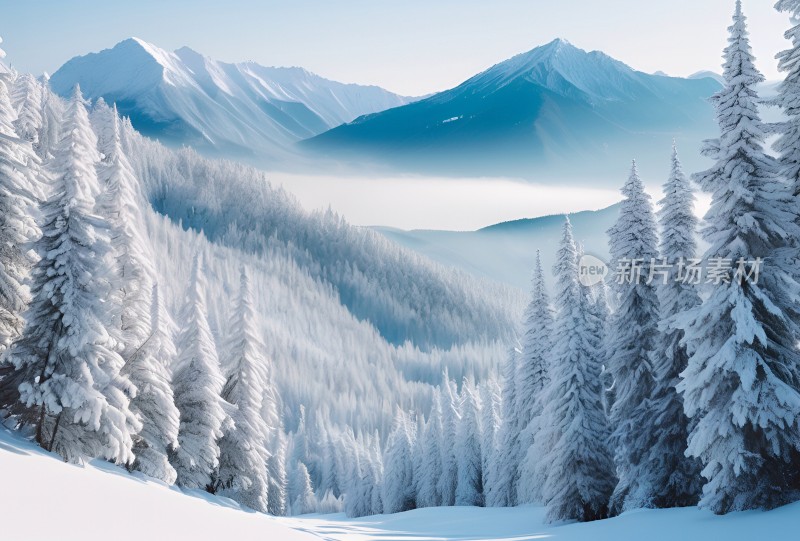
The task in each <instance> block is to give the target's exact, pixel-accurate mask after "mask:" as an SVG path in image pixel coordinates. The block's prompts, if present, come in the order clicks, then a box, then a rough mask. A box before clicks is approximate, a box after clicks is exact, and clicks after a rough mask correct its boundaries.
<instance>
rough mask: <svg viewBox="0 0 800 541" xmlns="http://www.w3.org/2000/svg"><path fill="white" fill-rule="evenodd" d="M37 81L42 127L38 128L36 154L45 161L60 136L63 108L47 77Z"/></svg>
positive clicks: (49, 157) (50, 155) (53, 150)
mask: <svg viewBox="0 0 800 541" xmlns="http://www.w3.org/2000/svg"><path fill="white" fill-rule="evenodd" d="M39 82H40V84H41V93H42V115H41V116H42V127H41V129H40V130H39V136H38V140H39V142H38V145H37V147H36V154H37V155H38V156H39V158H40V159H41V160H42V161H44V162H47V161H49V160H50V159H51V157H52V155H53V154H54V153H55V149H56V147H57V146H58V141H59V140H60V138H61V118H62V116H63V110H62V109H63V108H62V105H61V100H60V99H59V97H58V96H56V95H55V94H54V93H53V91H52V90H50V80H49V78H48V77H47V76H44V77H42V78H41V80H40V81H39Z"/></svg>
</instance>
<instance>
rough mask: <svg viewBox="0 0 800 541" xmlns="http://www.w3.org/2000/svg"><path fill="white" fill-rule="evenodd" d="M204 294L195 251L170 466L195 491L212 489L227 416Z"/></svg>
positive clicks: (176, 382)
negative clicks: (175, 442) (174, 449)
mask: <svg viewBox="0 0 800 541" xmlns="http://www.w3.org/2000/svg"><path fill="white" fill-rule="evenodd" d="M205 295H206V293H205V279H204V277H203V274H202V271H201V269H200V256H199V255H196V256H195V259H194V263H193V265H192V275H191V278H190V284H189V288H188V290H187V292H186V298H185V301H184V305H183V309H182V311H181V315H180V321H181V324H182V326H181V328H180V332H179V333H178V340H177V348H178V361H177V363H176V367H175V372H174V377H173V385H174V392H175V405H176V406H178V411H180V416H181V423H180V428H179V430H178V449H177V452H176V453H175V454H174V455H173V456H172V465H173V466H174V467H175V470H176V471H177V473H178V479H177V483H178V485H180V486H182V487H185V488H199V489H210V488H211V484H212V475H213V474H214V472H215V470H216V469H217V467H218V466H219V454H220V451H219V439H220V438H221V437H222V435H223V424H224V423H226V422H227V419H228V415H227V413H226V411H225V409H224V406H223V400H222V397H221V396H220V394H221V393H222V388H223V386H224V385H225V379H224V378H223V377H222V374H221V373H220V368H219V361H218V359H217V350H216V347H215V346H214V338H213V337H212V336H211V330H210V329H209V327H208V321H207V320H206V314H207V313H208V310H207V308H206V299H205Z"/></svg>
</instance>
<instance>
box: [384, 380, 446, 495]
mask: <svg viewBox="0 0 800 541" xmlns="http://www.w3.org/2000/svg"><path fill="white" fill-rule="evenodd" d="M441 389H442V439H441V448H442V474H441V477H439V494H440V495H441V497H442V505H443V506H451V505H455V502H456V484H457V483H458V460H457V458H456V455H455V445H456V429H457V428H458V423H459V421H460V419H461V415H460V413H459V407H458V406H459V404H458V392H457V390H456V384H455V382H453V381H451V380H450V375H449V374H448V372H447V369H445V371H444V375H443V377H442V385H441ZM384 467H387V465H386V463H385V460H384ZM385 504H386V502H385V500H384V505H385Z"/></svg>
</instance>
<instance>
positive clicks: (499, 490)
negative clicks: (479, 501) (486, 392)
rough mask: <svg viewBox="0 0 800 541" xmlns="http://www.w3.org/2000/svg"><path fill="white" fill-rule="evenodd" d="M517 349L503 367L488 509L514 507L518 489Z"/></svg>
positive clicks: (514, 349)
mask: <svg viewBox="0 0 800 541" xmlns="http://www.w3.org/2000/svg"><path fill="white" fill-rule="evenodd" d="M520 351H521V346H520V347H513V348H511V350H510V351H509V353H508V356H507V357H506V361H505V362H504V363H503V366H502V374H501V376H502V395H501V400H502V402H501V412H502V415H501V422H500V428H499V430H498V434H497V440H498V450H497V458H496V460H495V465H494V472H493V473H491V474H490V475H489V477H491V478H493V479H494V482H493V483H491V484H489V485H488V486H487V487H486V488H487V490H486V506H487V507H512V506H514V505H516V504H517V488H518V485H519V465H520V456H519V448H520V442H519V429H518V425H517V417H516V415H517V401H516V396H517V392H516V388H517V365H518V360H519V357H520Z"/></svg>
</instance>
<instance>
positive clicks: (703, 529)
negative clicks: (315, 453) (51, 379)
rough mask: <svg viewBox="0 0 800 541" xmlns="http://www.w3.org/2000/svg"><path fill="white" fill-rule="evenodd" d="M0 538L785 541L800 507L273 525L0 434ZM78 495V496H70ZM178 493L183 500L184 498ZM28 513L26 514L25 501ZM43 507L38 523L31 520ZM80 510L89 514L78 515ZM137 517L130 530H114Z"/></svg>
mask: <svg viewBox="0 0 800 541" xmlns="http://www.w3.org/2000/svg"><path fill="white" fill-rule="evenodd" d="M0 479H3V490H2V492H0V507H2V509H3V513H2V514H0V532H2V538H3V539H7V540H8V541H16V540H23V539H24V540H26V541H50V540H52V539H61V540H64V541H84V540H88V539H107V538H108V537H109V536H110V535H113V538H114V539H117V540H119V541H128V540H130V541H138V540H140V539H164V538H169V539H173V540H175V541H183V540H192V541H206V540H209V541H210V540H217V539H235V540H237V541H250V540H253V541H256V540H263V539H272V540H276V541H312V540H314V539H324V540H327V541H353V540H361V541H390V540H396V539H409V538H412V537H413V539H417V540H419V541H434V540H436V541H461V540H463V541H466V540H477V539H481V540H485V541H492V540H512V539H513V540H516V541H529V540H530V541H533V540H535V539H545V538H546V539H552V540H554V541H586V540H594V541H606V540H608V541H640V540H641V539H642V538H643V536H646V538H647V539H648V540H649V541H674V540H675V539H682V540H683V541H709V540H723V539H724V540H725V541H750V540H753V539H761V538H768V539H770V540H773V541H784V540H787V541H788V540H791V539H795V536H796V531H797V528H796V525H797V521H798V520H800V505H799V504H793V505H789V506H787V507H784V508H782V509H777V510H774V511H770V512H766V513H765V512H760V511H751V512H747V513H736V514H732V515H729V516H726V517H715V516H713V515H711V514H710V513H708V512H701V511H698V510H697V509H694V508H690V509H666V510H646V511H634V512H631V513H626V514H625V515H623V516H621V517H619V518H615V519H611V520H606V521H600V522H592V523H588V524H570V525H562V526H558V525H556V526H553V525H545V524H543V522H542V518H543V509H541V508H535V507H517V508H492V509H488V508H474V507H440V508H431V509H418V510H415V511H409V512H406V513H399V514H395V515H377V516H374V517H365V518H360V519H348V518H346V517H345V516H344V515H309V516H305V517H295V518H275V517H269V516H267V515H263V514H260V513H253V512H250V511H247V510H244V509H242V508H241V507H240V506H238V505H237V504H236V503H235V502H233V501H231V500H227V499H224V498H219V497H216V496H212V495H210V494H208V493H206V492H202V491H187V492H183V491H181V490H180V489H178V488H174V487H167V486H165V485H163V484H161V483H159V482H157V481H154V480H150V479H145V478H144V477H141V476H138V475H130V474H128V473H127V472H125V471H124V470H122V469H120V468H118V467H116V466H112V465H110V464H108V463H105V462H103V461H100V460H95V461H93V462H92V463H91V464H89V465H87V466H84V467H81V466H74V465H69V464H64V463H63V462H62V461H61V458H60V457H58V456H53V455H50V454H48V453H46V452H44V451H42V450H41V449H40V448H39V447H38V446H36V445H34V444H31V443H28V442H26V441H23V440H22V439H20V438H19V437H17V436H14V435H12V434H11V433H10V432H8V431H7V430H5V429H3V428H1V427H0ZM75 487H80V497H75ZM186 494H188V496H187V495H186ZM34 501H35V502H37V503H38V505H35V506H32V505H30V504H31V502H34ZM42 509H47V512H48V520H40V515H39V512H40V511H41V510H42ZM87 509H88V510H91V513H90V514H89V515H87ZM132 513H135V514H136V516H137V520H136V524H135V527H121V525H122V524H127V523H129V520H130V516H131V514H132Z"/></svg>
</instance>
